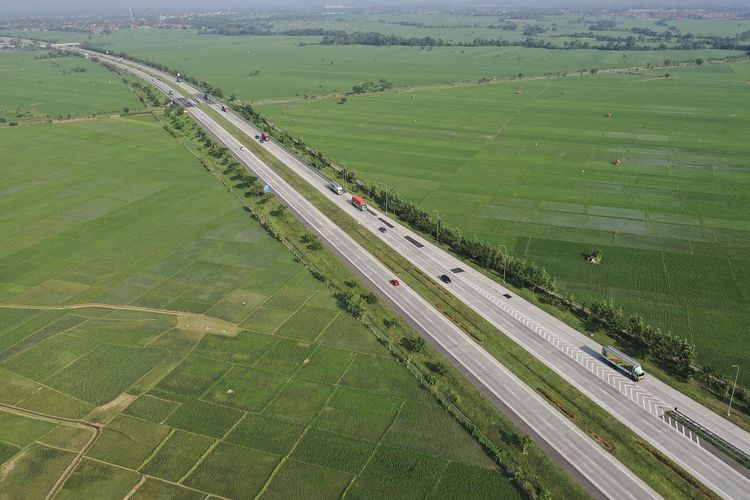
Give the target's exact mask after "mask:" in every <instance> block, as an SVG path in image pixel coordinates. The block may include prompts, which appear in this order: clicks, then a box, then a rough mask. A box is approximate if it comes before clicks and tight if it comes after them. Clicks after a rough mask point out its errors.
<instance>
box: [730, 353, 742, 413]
mask: <svg viewBox="0 0 750 500" xmlns="http://www.w3.org/2000/svg"><path fill="white" fill-rule="evenodd" d="M732 368H737V373H735V374H734V386H733V387H732V396H731V397H730V398H729V409H728V410H727V417H728V416H729V415H731V414H732V401H733V400H734V390H735V389H737V377H738V376H739V375H740V365H732Z"/></svg>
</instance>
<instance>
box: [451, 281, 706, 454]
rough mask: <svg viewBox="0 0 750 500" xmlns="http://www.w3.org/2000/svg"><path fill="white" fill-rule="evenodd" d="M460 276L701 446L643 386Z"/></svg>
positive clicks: (521, 321)
mask: <svg viewBox="0 0 750 500" xmlns="http://www.w3.org/2000/svg"><path fill="white" fill-rule="evenodd" d="M456 277H457V278H458V279H459V280H461V281H463V282H464V283H465V284H467V285H468V286H469V287H471V288H472V289H474V290H475V291H477V292H479V294H481V295H482V296H483V297H485V298H486V299H487V300H489V301H490V302H492V303H493V304H495V305H496V306H498V307H500V308H501V309H502V310H503V311H505V312H506V313H507V314H509V315H510V316H511V317H512V318H514V319H515V320H517V321H518V322H519V323H521V324H522V325H524V326H525V327H526V328H528V329H529V330H531V331H532V332H534V333H535V334H537V335H538V336H539V337H541V338H543V339H544V340H546V341H547V342H549V343H550V344H552V345H553V346H555V347H556V348H558V349H559V350H561V351H562V352H564V353H565V354H567V355H568V356H569V357H570V358H572V359H573V360H575V361H576V363H578V364H580V365H581V366H583V367H584V368H586V369H587V370H588V371H590V372H591V373H593V374H594V375H596V376H597V377H598V378H600V379H601V380H603V381H604V382H606V383H607V385H609V386H611V387H613V388H614V389H615V390H617V392H619V393H621V394H624V395H625V396H626V397H627V398H628V399H630V400H631V401H633V402H635V403H636V404H637V405H638V406H640V407H641V408H643V409H645V410H646V411H648V412H649V413H651V414H652V415H654V416H656V417H658V418H660V419H661V420H663V421H664V422H665V423H667V424H669V425H670V427H672V428H673V429H675V430H676V431H677V432H679V433H681V434H683V435H685V436H686V437H687V438H688V439H690V440H691V441H693V442H694V443H696V444H699V440H698V436H696V435H695V434H694V433H693V432H692V431H690V429H687V428H685V427H684V426H682V425H681V424H679V423H678V422H676V421H674V419H672V418H671V417H669V416H668V415H666V414H665V411H667V410H668V409H669V408H668V407H667V405H666V404H665V403H664V402H662V401H661V400H659V398H657V397H656V396H653V395H651V394H649V393H648V392H647V391H645V390H643V389H642V388H641V387H638V386H637V385H636V384H635V383H633V382H632V381H630V380H629V379H627V378H625V377H623V376H622V375H620V374H619V373H617V372H616V371H615V370H613V369H611V368H609V367H608V366H606V365H604V364H603V363H602V362H600V361H599V360H597V359H594V358H593V357H592V356H591V355H589V354H587V353H585V352H584V351H582V350H581V349H578V348H577V347H575V346H573V345H571V344H569V343H568V342H566V341H565V340H563V339H562V338H560V337H558V336H557V335H555V334H554V333H552V332H551V331H550V330H548V329H547V328H545V327H543V326H542V325H539V324H538V323H536V322H535V321H534V320H532V319H531V318H529V317H527V316H526V315H525V314H523V313H522V312H520V311H518V310H516V309H515V308H513V307H512V306H510V305H509V304H508V303H507V302H505V301H504V300H502V299H501V298H500V297H496V296H495V295H493V294H491V293H489V292H488V291H486V290H484V289H483V288H481V287H479V286H478V285H476V284H475V283H473V282H472V281H470V280H468V279H467V278H466V277H465V276H464V275H463V274H456Z"/></svg>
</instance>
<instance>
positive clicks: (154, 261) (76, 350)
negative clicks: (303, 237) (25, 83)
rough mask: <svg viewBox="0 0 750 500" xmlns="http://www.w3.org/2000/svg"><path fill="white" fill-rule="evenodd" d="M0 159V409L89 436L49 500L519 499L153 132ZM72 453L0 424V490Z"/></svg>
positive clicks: (36, 136)
mask: <svg viewBox="0 0 750 500" xmlns="http://www.w3.org/2000/svg"><path fill="white" fill-rule="evenodd" d="M0 149H2V150H3V151H4V152H5V153H7V154H6V156H7V157H8V159H9V160H10V161H8V162H7V163H4V164H3V166H2V169H3V174H4V175H3V176H2V179H1V180H0V192H1V193H2V196H0V208H1V209H2V212H1V213H2V214H3V215H1V216H0V232H2V233H3V234H6V235H9V238H3V239H2V241H0V306H6V307H0V401H2V402H3V403H6V404H10V405H14V406H15V407H17V408H19V409H21V410H23V409H30V410H34V411H37V412H42V413H45V414H49V415H52V416H63V417H68V418H79V419H88V420H95V421H97V422H101V423H102V424H103V429H102V432H101V435H100V436H99V437H98V438H97V440H96V441H95V442H94V444H93V445H92V446H91V447H90V448H89V449H88V450H87V451H86V454H85V458H84V459H83V461H82V462H81V463H80V464H79V465H78V466H77V467H76V468H75V470H74V471H73V473H72V474H71V475H70V477H69V478H68V479H67V481H66V482H65V484H64V486H63V488H62V489H61V490H60V492H59V496H60V497H61V498H81V497H91V496H100V495H104V496H108V497H109V496H111V497H122V496H124V495H126V494H128V492H130V491H131V490H132V489H133V488H134V487H135V486H136V485H139V484H140V486H139V487H138V489H137V491H136V492H135V496H136V497H138V496H141V497H148V496H149V495H179V496H185V497H188V498H190V497H191V495H198V496H200V497H201V498H205V497H206V496H208V495H222V496H231V497H234V498H247V497H252V496H254V495H256V494H259V493H261V492H262V493H263V495H267V496H270V497H274V496H284V495H290V494H295V495H305V494H308V495H314V496H318V497H336V496H338V495H340V494H341V493H342V492H343V491H344V490H345V489H347V488H349V489H350V490H351V491H352V494H353V493H355V492H357V494H358V495H365V496H372V495H374V494H377V492H378V488H380V486H379V485H378V481H380V480H386V481H391V482H398V483H399V484H402V483H403V484H408V485H410V486H409V487H412V488H414V491H418V492H420V493H424V494H435V495H440V494H441V492H442V491H444V488H443V487H441V483H442V481H443V480H444V478H450V479H446V480H449V481H451V483H455V482H458V483H461V482H462V481H463V480H462V479H460V477H456V475H455V474H454V473H452V472H451V471H453V470H456V468H457V467H458V468H461V470H463V468H465V469H467V470H468V471H471V473H472V474H473V476H472V477H479V476H483V475H487V477H491V478H494V480H496V481H499V482H500V483H502V484H504V485H505V487H506V489H507V491H508V492H509V493H508V495H510V498H513V497H517V496H519V493H518V492H517V491H516V490H515V489H514V488H513V487H512V486H511V483H510V482H509V481H508V480H507V478H504V477H503V476H502V475H500V473H499V472H498V470H497V468H496V467H495V465H494V463H493V462H492V461H491V460H490V459H489V458H488V457H487V456H486V454H485V453H484V452H483V450H482V449H481V448H480V446H479V445H478V444H477V443H476V442H475V441H474V440H473V439H471V438H470V437H469V435H468V434H466V433H465V431H464V430H463V429H462V428H460V426H458V424H457V423H455V422H454V421H453V420H451V419H450V417H449V416H448V415H447V414H445V413H444V412H443V410H442V409H441V408H440V407H439V406H437V405H436V402H435V401H434V400H433V399H432V397H431V396H430V395H429V394H428V393H427V392H426V391H425V390H424V389H422V388H421V386H420V385H419V383H418V382H417V380H416V379H415V378H413V377H412V376H411V375H410V374H409V372H408V371H407V370H406V369H405V368H404V367H403V366H401V365H400V364H398V363H397V362H396V361H395V360H394V359H393V358H392V357H391V356H390V354H389V352H388V351H387V350H386V349H385V348H384V347H382V346H381V345H380V344H378V343H377V342H376V341H375V338H374V336H373V335H372V334H371V333H370V332H368V331H367V330H366V329H365V328H364V327H363V326H362V325H361V324H360V323H358V322H356V321H354V320H353V319H352V318H349V317H348V316H345V315H344V313H343V312H341V311H340V310H339V309H338V307H337V305H336V301H335V299H334V298H333V297H332V296H331V294H330V292H329V291H328V290H327V289H326V288H324V287H323V285H322V284H320V283H319V282H318V281H316V280H314V279H312V278H311V277H310V275H309V272H308V271H307V270H306V269H305V268H304V267H303V266H302V265H301V264H299V263H297V262H296V261H295V260H294V258H293V257H292V255H291V254H290V253H288V252H287V251H286V249H285V248H284V247H283V246H282V245H281V244H280V243H278V242H276V241H275V240H272V239H271V238H270V237H269V236H268V235H267V234H266V233H265V232H264V230H263V229H262V228H261V227H260V226H259V225H258V224H257V223H255V222H254V221H253V220H252V219H251V218H250V217H249V216H248V215H247V213H246V212H244V211H243V210H242V209H241V207H240V206H238V205H237V202H236V200H235V199H234V198H233V197H232V196H231V195H229V194H228V193H227V192H226V190H225V188H223V187H222V186H221V184H219V183H218V182H216V181H215V180H214V179H213V177H212V176H211V175H210V174H209V173H207V172H206V171H205V170H204V169H203V167H202V166H201V165H200V164H199V163H198V162H197V161H196V160H195V159H194V158H193V157H192V156H191V155H190V154H189V153H188V152H187V151H185V150H184V149H182V147H181V146H180V145H179V143H177V142H176V141H174V140H173V139H172V138H171V136H169V135H168V134H167V133H165V132H164V131H163V130H162V129H161V126H160V125H159V123H158V122H157V121H156V120H155V119H154V118H153V117H150V116H138V117H128V118H127V119H122V118H109V117H107V118H98V119H96V120H85V121H70V122H65V123H54V124H36V125H29V126H24V127H17V128H15V127H14V128H5V129H0ZM81 305H86V307H83V308H80V307H78V306H81ZM7 306H13V307H14V308H12V309H10V308H7ZM46 307H63V308H64V309H62V310H45V308H46ZM196 313H197V314H196ZM214 313H215V314H216V316H212V314H214ZM199 315H202V316H199ZM212 318H214V319H217V320H216V321H213V322H212V321H208V320H209V319H212ZM218 319H221V320H222V321H218ZM217 325H218V326H217ZM239 325H241V326H239ZM230 326H231V327H232V328H229V327H230ZM227 328H228V329H227ZM222 329H223V330H222ZM373 376H376V377H377V378H378V381H377V382H373V381H372V378H373ZM436 415H439V416H440V417H439V418H440V423H439V427H438V429H439V431H438V432H437V433H429V432H427V431H426V427H429V426H431V425H432V423H433V422H434V421H435V416H436ZM27 420H28V422H27ZM410 429H411V431H410ZM411 432H413V433H414V435H417V436H421V437H422V439H421V440H412V441H409V442H403V443H402V442H400V441H402V439H401V436H403V435H405V434H409V433H411ZM392 433H393V434H392ZM83 437H85V436H82V435H80V434H79V433H77V432H75V431H69V430H60V428H59V425H58V424H55V423H48V422H41V423H40V422H39V421H34V420H29V419H26V418H24V417H17V416H15V415H10V414H6V413H3V412H0V443H1V444H0V462H2V464H1V465H0V471H3V470H6V469H7V468H10V466H8V464H13V474H10V475H5V476H4V475H3V473H2V472H0V490H3V489H5V488H8V489H10V491H19V490H18V488H21V486H22V485H23V487H24V488H28V491H30V492H33V493H34V496H38V497H43V496H44V495H45V494H46V492H47V491H49V488H50V487H51V486H52V484H54V482H55V481H56V479H57V478H58V477H60V474H62V472H63V470H64V469H65V468H66V467H67V465H68V464H69V463H70V461H71V460H73V458H74V456H75V454H76V453H77V451H78V450H80V449H81V446H83V445H84V444H85V442H86V441H85V440H84V439H83ZM425 439H429V440H430V443H431V444H430V445H429V446H427V445H425V443H423V442H419V441H424V440H425ZM436 450H437V451H436ZM440 450H455V452H452V453H443V452H439V451H440ZM382 457H397V458H398V460H400V461H399V462H398V464H401V465H403V466H404V467H410V466H411V465H415V466H417V467H419V471H420V473H419V474H415V477H414V478H412V477H411V476H410V477H408V478H403V477H401V470H400V468H399V467H393V466H392V463H391V462H390V460H391V459H390V458H388V459H386V460H384V459H383V458H382ZM422 473H424V474H422ZM144 474H145V475H148V476H149V479H148V480H146V481H144V482H143V483H139V482H140V481H141V479H142V477H143V475H144ZM467 474H468V473H467ZM467 477H468V476H467ZM412 480H413V481H414V484H413V485H411V482H412ZM456 487H459V488H461V491H470V489H471V486H470V485H468V484H466V485H463V486H460V485H459V486H456V485H455V484H451V485H450V488H456ZM445 488H447V486H446V487H445ZM464 497H465V498H471V495H469V496H465V495H464ZM475 498H479V496H475Z"/></svg>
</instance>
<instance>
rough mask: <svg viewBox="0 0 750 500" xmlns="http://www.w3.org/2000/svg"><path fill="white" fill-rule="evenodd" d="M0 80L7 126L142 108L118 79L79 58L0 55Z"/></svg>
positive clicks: (2, 112)
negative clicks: (13, 122)
mask: <svg viewBox="0 0 750 500" xmlns="http://www.w3.org/2000/svg"><path fill="white" fill-rule="evenodd" d="M81 70H83V71H81ZM0 81H2V82H3V91H2V92H0V118H4V119H5V120H7V121H8V122H11V121H17V122H19V123H22V122H23V121H28V120H32V121H39V120H47V119H58V118H67V117H68V115H71V116H74V117H75V116H81V115H91V114H101V113H113V112H114V113H121V112H122V111H123V108H129V109H130V111H131V112H134V111H139V110H142V109H143V105H142V104H141V103H140V102H139V101H138V98H137V97H135V96H134V95H133V94H132V93H130V92H127V89H126V87H125V84H124V83H123V81H122V80H120V79H119V78H115V77H113V75H112V73H110V72H109V71H108V70H107V69H105V68H104V67H102V66H101V65H99V64H96V63H93V62H91V61H87V60H85V59H83V58H80V57H73V56H69V57H53V58H50V57H48V52H45V51H39V50H34V51H8V52H3V51H0Z"/></svg>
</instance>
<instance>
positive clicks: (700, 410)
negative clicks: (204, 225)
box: [149, 69, 750, 498]
mask: <svg viewBox="0 0 750 500" xmlns="http://www.w3.org/2000/svg"><path fill="white" fill-rule="evenodd" d="M149 72H154V73H156V72H155V71H154V70H151V69H149ZM161 76H162V77H163V78H171V77H168V76H166V75H161ZM186 88H188V90H190V91H191V92H197V91H196V90H195V89H192V88H190V87H186ZM213 106H214V108H215V109H217V110H218V109H219V105H218V104H214V105H213ZM224 116H225V117H226V118H227V119H228V120H230V121H231V122H232V123H233V124H234V125H236V126H237V127H238V128H240V129H241V130H243V131H244V132H245V133H247V134H248V135H249V136H251V137H252V136H254V135H256V134H258V133H259V131H258V130H256V129H255V128H254V127H252V126H250V125H249V124H248V123H247V122H245V121H244V120H243V119H242V118H241V117H239V116H236V115H234V114H233V113H226V114H224ZM264 146H265V147H266V148H267V149H268V150H269V151H270V152H271V153H273V154H274V155H275V156H276V157H278V158H279V159H280V160H281V161H283V162H284V163H285V164H286V165H288V166H289V167H290V168H292V169H293V170H294V171H296V172H297V173H298V174H299V175H300V176H302V177H303V178H304V179H306V180H307V181H308V182H309V183H310V184H311V185H313V186H316V187H317V188H318V189H319V190H320V192H321V193H324V194H325V196H327V197H328V198H329V199H330V200H331V201H332V202H334V203H337V204H338V205H339V206H340V207H341V209H342V210H345V211H347V212H348V213H349V214H350V215H351V216H352V217H354V218H355V219H357V220H358V221H359V222H360V223H361V224H363V226H364V227H367V228H368V229H369V230H370V231H372V234H373V236H374V237H378V238H381V239H383V240H384V241H385V242H386V243H388V244H389V245H390V246H391V247H393V248H394V249H395V250H397V251H398V252H399V253H400V254H402V255H403V256H404V257H406V258H407V259H409V260H410V261H411V262H412V263H413V264H414V265H415V266H417V267H418V268H419V269H421V270H422V271H423V272H425V273H426V274H428V275H430V276H433V278H434V279H435V280H436V282H437V283H439V284H440V285H441V286H444V287H445V288H446V289H447V290H448V291H449V292H451V293H452V294H454V295H455V296H456V297H458V298H459V299H460V300H462V301H463V302H464V303H466V304H467V305H469V306H470V307H472V308H473V309H474V310H475V311H477V312H478V313H479V314H480V315H482V316H483V317H484V318H485V319H487V320H488V321H489V322H490V323H492V324H493V325H494V326H496V327H497V328H498V329H499V330H501V331H503V332H505V333H506V334H507V335H508V336H510V337H511V338H512V339H514V340H515V341H516V342H517V343H519V344H520V345H521V346H523V347H524V348H525V349H526V350H527V351H528V352H530V353H531V354H533V355H534V356H535V357H537V358H538V359H539V360H541V361H542V362H544V363H545V364H546V365H547V366H549V367H551V368H552V369H554V370H555V371H556V372H557V373H558V374H559V375H561V376H562V377H563V378H565V379H566V380H567V381H568V382H569V383H571V384H572V385H573V386H574V387H576V388H577V389H579V390H580V391H581V392H583V393H584V394H586V395H587V396H588V397H589V398H591V399H592V401H594V402H596V403H597V404H598V405H600V406H601V407H602V408H604V409H605V410H606V411H608V412H609V413H610V414H612V415H613V416H614V417H615V418H617V419H618V420H620V421H621V422H623V423H624V424H625V425H627V426H629V427H630V428H631V429H632V430H633V431H634V432H636V433H637V434H638V435H640V436H641V437H642V438H644V439H645V440H647V441H648V442H649V443H651V444H652V445H653V446H655V447H656V448H657V449H659V450H660V451H661V452H662V453H664V454H665V455H667V456H669V457H670V458H671V459H672V460H674V461H675V462H676V463H678V464H679V465H680V466H682V467H683V468H684V469H685V470H687V471H688V472H690V473H691V474H692V475H694V476H695V477H696V478H698V479H699V480H700V481H701V482H703V483H704V484H706V485H707V486H708V487H710V488H711V489H712V490H714V491H715V492H717V493H718V494H719V495H721V496H723V497H726V498H741V497H743V496H745V495H746V494H747V492H748V491H750V489H748V488H750V479H748V477H746V476H745V475H743V474H741V473H739V472H738V471H737V470H735V469H734V468H733V467H732V466H730V465H728V464H726V463H725V462H724V461H722V460H720V459H719V458H717V457H716V456H715V455H713V454H712V453H711V452H710V451H709V450H708V449H706V448H704V447H703V443H701V440H700V439H699V438H698V437H697V436H695V435H693V434H692V433H691V432H690V431H689V430H687V429H684V428H682V427H681V426H680V425H679V424H677V423H675V422H671V421H670V419H669V418H668V417H666V416H665V415H664V411H665V409H669V408H674V407H677V408H679V410H680V411H681V412H682V413H684V414H686V415H688V416H690V417H691V418H693V419H694V420H696V421H698V422H700V423H701V424H702V425H703V426H705V427H707V428H709V429H710V430H711V431H713V432H714V433H716V434H717V435H719V436H721V437H722V438H724V439H726V440H727V441H729V442H731V443H732V444H734V445H735V446H737V447H738V448H740V449H741V450H743V451H745V452H748V451H750V434H748V433H747V432H746V431H744V430H742V429H740V428H739V427H737V426H735V425H733V424H731V423H730V422H728V421H726V420H725V419H723V418H722V417H721V416H719V415H717V414H715V413H714V412H712V411H710V410H708V409H706V408H705V407H703V406H702V405H700V404H699V403H697V402H695V401H694V400H692V399H690V398H689V397H687V396H685V395H683V394H682V393H680V392H679V391H676V390H674V389H672V388H671V387H669V386H668V385H666V384H664V383H663V382H661V381H659V380H657V379H655V378H653V377H647V378H646V379H644V380H643V381H641V382H638V383H636V382H632V381H631V380H629V379H627V378H626V377H624V376H623V375H622V374H620V373H619V372H616V371H615V370H613V369H611V368H610V367H609V366H608V365H606V364H604V363H603V362H602V360H601V358H600V357H599V352H600V351H601V346H600V345H599V344H597V343H596V342H593V341H592V340H591V339H589V338H588V337H587V336H586V335H584V334H582V333H580V332H578V331H576V330H575V329H573V328H571V327H570V326H568V325H566V324H564V323H562V322H561V321H559V320H557V319H556V318H554V317H552V316H551V315H549V314H547V313H545V312H544V311H542V310H540V309H539V308H537V307H535V306H533V305H532V304H530V303H529V302H527V301H525V300H523V299H521V298H520V297H517V296H515V295H514V294H513V292H512V291H510V290H508V289H506V288H505V287H503V286H502V285H500V284H499V283H496V282H494V281H492V280H490V279H489V278H487V277H486V276H484V275H483V274H481V273H479V272H476V271H474V270H473V269H472V268H471V267H469V266H467V265H465V264H464V263H462V262H461V261H460V260H458V259H456V258H454V257H452V256H451V255H450V254H448V253H446V252H444V251H443V250H442V249H440V248H439V247H437V246H435V245H433V244H432V243H430V242H429V241H426V240H424V239H423V238H422V237H421V236H419V235H417V234H415V233H414V232H413V231H411V230H410V229H408V228H406V227H404V226H402V225H401V224H400V223H398V222H396V221H395V220H393V219H390V218H389V217H387V216H385V215H384V214H382V213H380V211H376V212H374V213H371V212H360V211H358V210H356V209H355V208H354V207H353V206H351V204H350V203H349V202H348V198H347V197H346V196H338V195H336V194H334V193H333V192H332V191H330V190H329V189H328V188H327V185H326V184H327V181H326V180H325V178H322V177H321V176H320V175H319V174H318V173H317V172H316V171H314V170H313V169H311V168H310V167H309V166H307V165H305V164H304V163H302V162H301V161H300V160H299V159H297V158H296V157H295V156H294V155H292V154H290V153H289V152H288V151H286V150H285V149H284V148H283V147H281V146H280V145H278V144H277V143H275V142H273V141H271V142H268V143H266V144H265V145H264ZM260 177H262V178H264V179H266V176H263V175H260ZM285 201H286V200H285ZM381 227H384V228H386V231H385V232H381V231H380V230H379V228H381ZM407 237H408V238H407ZM338 248H347V247H338ZM458 269H461V271H455V272H452V271H451V270H458ZM386 273H387V271H386ZM444 273H445V274H449V275H450V276H451V277H452V278H453V282H452V283H450V284H444V283H442V282H440V281H439V279H438V277H439V276H440V275H441V274H444ZM380 279H381V281H382V282H386V281H387V280H386V279H385V278H380ZM370 281H371V283H372V284H373V285H375V286H377V278H376V279H375V280H374V281H373V279H372V278H370ZM433 333H434V332H433ZM426 334H427V335H428V336H429V335H430V332H426ZM477 347H478V346H477ZM480 350H481V348H480ZM481 352H482V353H484V351H481ZM484 355H486V353H484ZM464 366H466V365H464ZM488 377H489V376H488V375H485V376H484V377H483V378H485V379H486V378H488ZM584 475H585V474H584ZM600 482H601V481H600Z"/></svg>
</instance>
